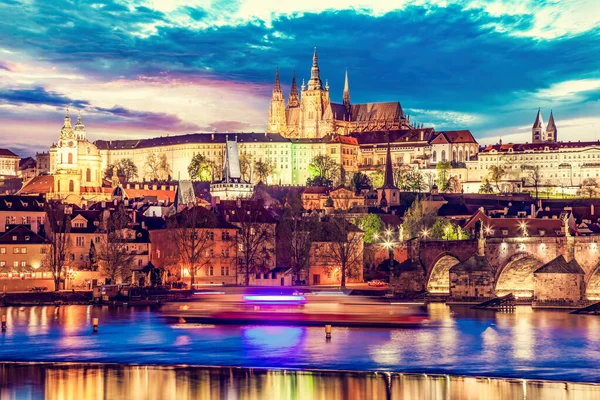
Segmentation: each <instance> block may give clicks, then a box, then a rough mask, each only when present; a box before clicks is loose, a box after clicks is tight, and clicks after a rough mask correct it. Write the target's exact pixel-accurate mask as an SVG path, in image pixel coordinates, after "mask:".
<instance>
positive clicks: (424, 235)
mask: <svg viewBox="0 0 600 400" xmlns="http://www.w3.org/2000/svg"><path fill="white" fill-rule="evenodd" d="M421 235H423V239H425V240H427V236H429V231H428V230H427V229H423V230H422V231H421Z"/></svg>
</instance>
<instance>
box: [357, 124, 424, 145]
mask: <svg viewBox="0 0 600 400" xmlns="http://www.w3.org/2000/svg"><path fill="white" fill-rule="evenodd" d="M421 132H423V140H421ZM433 134H434V130H433V128H422V129H406V130H394V131H371V132H358V133H352V134H350V136H352V137H355V138H356V139H357V140H358V144H360V145H368V144H387V142H388V138H389V141H390V144H392V146H394V145H401V144H403V143H410V144H411V146H413V147H414V145H415V142H428V141H429V140H430V138H431V137H432V135H433Z"/></svg>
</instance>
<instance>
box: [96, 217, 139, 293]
mask: <svg viewBox="0 0 600 400" xmlns="http://www.w3.org/2000/svg"><path fill="white" fill-rule="evenodd" d="M128 224H129V216H128V215H127V212H126V211H125V210H124V209H123V207H119V208H117V209H116V210H114V211H113V212H112V213H111V215H110V216H109V217H108V219H107V220H106V221H105V227H104V232H103V234H102V235H101V236H100V242H99V243H98V246H96V253H95V256H94V258H95V261H96V262H97V263H98V265H99V267H100V271H101V273H102V275H104V276H105V277H107V278H108V279H110V282H111V283H116V282H118V281H119V280H121V282H129V279H130V278H131V267H132V266H133V259H134V255H133V254H132V253H131V252H130V251H129V249H128V246H127V244H128V241H131V240H133V239H134V237H133V235H134V233H132V232H131V230H130V229H129V228H128ZM130 234H131V235H130Z"/></svg>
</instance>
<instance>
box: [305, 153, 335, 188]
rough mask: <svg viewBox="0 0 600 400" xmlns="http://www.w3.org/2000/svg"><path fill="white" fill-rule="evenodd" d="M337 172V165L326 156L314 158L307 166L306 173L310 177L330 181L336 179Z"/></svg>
mask: <svg viewBox="0 0 600 400" xmlns="http://www.w3.org/2000/svg"><path fill="white" fill-rule="evenodd" d="M339 170H340V167H339V165H338V164H337V163H336V162H335V161H334V160H333V158H331V157H330V156H329V155H327V154H321V155H318V156H314V157H313V159H312V160H311V162H310V164H308V171H309V172H310V174H311V176H312V177H317V176H318V177H321V178H324V179H330V180H332V181H334V180H335V179H336V178H338V174H339Z"/></svg>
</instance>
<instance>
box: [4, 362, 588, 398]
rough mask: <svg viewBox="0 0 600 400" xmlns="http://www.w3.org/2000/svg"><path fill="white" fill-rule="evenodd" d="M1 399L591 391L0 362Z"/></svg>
mask: <svg viewBox="0 0 600 400" xmlns="http://www.w3.org/2000/svg"><path fill="white" fill-rule="evenodd" d="M0 382H1V384H0V397H1V398H2V399H7V400H13V399H15V400H16V399H22V398H28V399H47V400H53V399H57V400H58V399H61V400H62V399H78V400H92V399H98V400H100V399H115V400H116V399H131V400H137V399H140V400H141V399H149V400H153V399H156V400H159V399H160V400H163V399H171V398H176V399H180V400H187V399H206V400H212V399H239V400H254V399H291V400H294V399H298V400H303V399H317V400H318V399H323V400H325V399H327V400H334V399H357V400H358V399H373V400H377V399H398V400H400V399H423V400H428V399H466V400H469V399H487V400H496V399H498V400H499V399H524V400H535V399H554V400H562V399H575V398H576V399H580V400H588V399H590V400H591V399H597V398H598V396H600V387H598V386H595V385H587V384H572V383H564V382H543V381H523V380H508V379H487V378H475V377H472V378H471V377H455V376H449V375H431V376H428V375H417V374H377V373H360V372H310V371H285V370H279V371H269V370H256V369H241V368H187V367H157V366H117V365H98V364H96V365H84V364H62V365H56V364H54V365H50V364H42V365H31V364H1V365H0Z"/></svg>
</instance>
